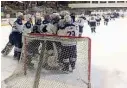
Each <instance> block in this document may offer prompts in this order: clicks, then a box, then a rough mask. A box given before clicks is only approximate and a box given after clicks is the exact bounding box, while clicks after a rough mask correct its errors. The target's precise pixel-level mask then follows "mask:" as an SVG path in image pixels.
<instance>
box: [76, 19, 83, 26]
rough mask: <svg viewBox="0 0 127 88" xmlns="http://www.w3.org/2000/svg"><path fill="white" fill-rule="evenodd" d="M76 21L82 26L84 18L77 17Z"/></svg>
mask: <svg viewBox="0 0 127 88" xmlns="http://www.w3.org/2000/svg"><path fill="white" fill-rule="evenodd" d="M76 23H78V25H79V26H82V27H83V26H84V23H85V20H84V19H83V18H78V19H77V21H76Z"/></svg>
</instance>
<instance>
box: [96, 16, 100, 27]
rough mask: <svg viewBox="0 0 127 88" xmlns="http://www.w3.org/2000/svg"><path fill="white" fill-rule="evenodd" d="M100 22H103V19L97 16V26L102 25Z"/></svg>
mask: <svg viewBox="0 0 127 88" xmlns="http://www.w3.org/2000/svg"><path fill="white" fill-rule="evenodd" d="M100 21H101V17H100V16H99V14H98V15H97V16H96V22H97V26H99V25H100Z"/></svg>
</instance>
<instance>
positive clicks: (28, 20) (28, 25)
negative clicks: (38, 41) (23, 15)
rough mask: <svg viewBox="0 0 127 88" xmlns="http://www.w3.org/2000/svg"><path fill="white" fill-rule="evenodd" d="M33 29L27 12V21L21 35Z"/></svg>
mask: <svg viewBox="0 0 127 88" xmlns="http://www.w3.org/2000/svg"><path fill="white" fill-rule="evenodd" d="M32 29H33V24H32V19H31V15H30V14H27V22H26V23H25V24H24V26H23V30H22V33H23V34H22V35H27V34H28V33H31V32H32Z"/></svg>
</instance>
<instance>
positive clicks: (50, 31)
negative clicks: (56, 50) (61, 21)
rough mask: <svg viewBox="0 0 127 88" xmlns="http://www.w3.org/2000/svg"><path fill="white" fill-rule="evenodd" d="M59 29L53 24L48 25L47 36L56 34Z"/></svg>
mask: <svg viewBox="0 0 127 88" xmlns="http://www.w3.org/2000/svg"><path fill="white" fill-rule="evenodd" d="M57 29H58V27H57V24H52V23H49V24H47V27H46V30H47V34H56V33H57Z"/></svg>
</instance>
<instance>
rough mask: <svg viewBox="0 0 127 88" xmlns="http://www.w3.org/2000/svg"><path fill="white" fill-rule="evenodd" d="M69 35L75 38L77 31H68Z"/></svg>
mask: <svg viewBox="0 0 127 88" xmlns="http://www.w3.org/2000/svg"><path fill="white" fill-rule="evenodd" d="M67 34H68V36H75V31H68V32H67Z"/></svg>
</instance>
